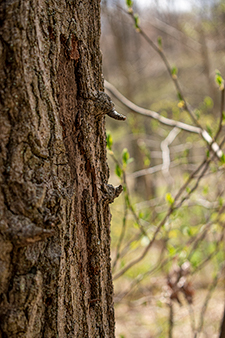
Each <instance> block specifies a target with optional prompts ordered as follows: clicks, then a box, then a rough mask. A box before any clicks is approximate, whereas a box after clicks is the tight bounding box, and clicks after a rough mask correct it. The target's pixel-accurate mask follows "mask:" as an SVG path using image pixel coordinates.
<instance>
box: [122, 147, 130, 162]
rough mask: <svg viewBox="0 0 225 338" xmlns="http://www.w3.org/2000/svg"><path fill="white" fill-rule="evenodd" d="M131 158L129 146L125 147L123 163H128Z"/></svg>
mask: <svg viewBox="0 0 225 338" xmlns="http://www.w3.org/2000/svg"><path fill="white" fill-rule="evenodd" d="M129 158H130V154H129V152H128V150H127V148H124V149H123V153H122V159H123V164H125V165H127V163H128V160H129Z"/></svg>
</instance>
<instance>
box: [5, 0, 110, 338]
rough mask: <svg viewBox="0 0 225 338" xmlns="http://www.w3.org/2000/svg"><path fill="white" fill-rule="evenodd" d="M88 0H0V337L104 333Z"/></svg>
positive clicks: (103, 180) (96, 62)
mask: <svg viewBox="0 0 225 338" xmlns="http://www.w3.org/2000/svg"><path fill="white" fill-rule="evenodd" d="M99 37H100V1H99V0H92V1H88V0H83V1H78V0H73V1H72V0H45V1H44V0H37V1H35V0H10V1H9V0H2V1H1V4H0V105H1V106H0V107H1V108H0V149H1V156H0V186H1V187H0V188H1V190H0V234H1V237H0V245H1V250H0V293H1V296H0V297H1V298H0V301H1V304H0V337H4V338H5V337H10V338H14V337H15V338H18V337H27V338H31V337H37V338H39V337H48V338H50V337H51V338H56V337H59V338H65V337H80V338H81V337H82V338H84V337H90V338H91V337H101V338H102V337H114V310H113V286H112V278H111V267H110V212H109V206H108V203H109V202H112V200H113V199H112V198H111V200H109V199H108V198H107V196H106V195H107V182H108V166H107V163H106V142H105V118H104V116H103V115H102V114H101V113H100V112H99V106H96V101H95V98H96V97H97V96H96V95H97V94H98V91H99V90H100V91H101V90H103V78H102V60H101V53H100V49H99Z"/></svg>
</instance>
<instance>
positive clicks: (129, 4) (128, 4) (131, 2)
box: [126, 0, 133, 8]
mask: <svg viewBox="0 0 225 338" xmlns="http://www.w3.org/2000/svg"><path fill="white" fill-rule="evenodd" d="M126 4H127V7H128V8H131V7H132V6H133V1H132V0H126Z"/></svg>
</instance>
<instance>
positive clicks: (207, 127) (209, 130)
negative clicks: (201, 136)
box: [206, 124, 212, 136]
mask: <svg viewBox="0 0 225 338" xmlns="http://www.w3.org/2000/svg"><path fill="white" fill-rule="evenodd" d="M206 129H207V132H208V133H209V135H210V136H212V129H211V127H210V126H209V125H208V124H207V126H206Z"/></svg>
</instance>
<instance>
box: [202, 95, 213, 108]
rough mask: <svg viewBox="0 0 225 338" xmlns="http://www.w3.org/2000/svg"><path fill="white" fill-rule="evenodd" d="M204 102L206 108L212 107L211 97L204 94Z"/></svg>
mask: <svg viewBox="0 0 225 338" xmlns="http://www.w3.org/2000/svg"><path fill="white" fill-rule="evenodd" d="M204 104H205V105H206V107H207V108H212V107H213V100H212V99H211V97H209V96H206V97H205V98H204Z"/></svg>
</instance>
